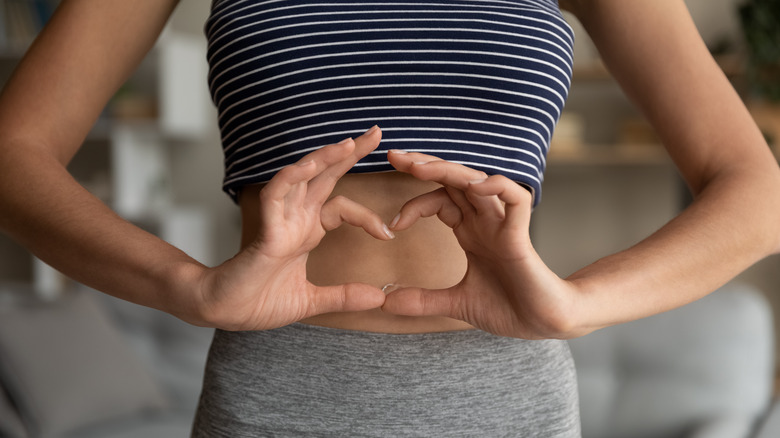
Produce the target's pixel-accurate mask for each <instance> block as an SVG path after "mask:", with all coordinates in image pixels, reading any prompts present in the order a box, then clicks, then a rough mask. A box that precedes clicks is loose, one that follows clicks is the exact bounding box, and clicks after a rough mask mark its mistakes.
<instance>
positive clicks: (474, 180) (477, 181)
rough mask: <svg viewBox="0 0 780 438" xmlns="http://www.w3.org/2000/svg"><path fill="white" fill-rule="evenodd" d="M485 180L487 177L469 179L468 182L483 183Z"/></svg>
mask: <svg viewBox="0 0 780 438" xmlns="http://www.w3.org/2000/svg"><path fill="white" fill-rule="evenodd" d="M485 181H487V178H482V179H472V180H471V181H469V184H479V183H483V182H485Z"/></svg>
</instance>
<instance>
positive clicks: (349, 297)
mask: <svg viewBox="0 0 780 438" xmlns="http://www.w3.org/2000/svg"><path fill="white" fill-rule="evenodd" d="M384 302H385V293H384V292H382V291H381V290H380V289H378V288H376V287H374V286H370V285H367V284H362V283H347V284H340V285H336V286H315V287H314V288H313V289H312V290H311V293H310V296H309V311H308V312H307V313H306V315H305V316H304V317H309V316H314V315H320V314H323V313H332V312H357V311H361V310H370V309H376V308H378V307H380V306H382V304H384Z"/></svg>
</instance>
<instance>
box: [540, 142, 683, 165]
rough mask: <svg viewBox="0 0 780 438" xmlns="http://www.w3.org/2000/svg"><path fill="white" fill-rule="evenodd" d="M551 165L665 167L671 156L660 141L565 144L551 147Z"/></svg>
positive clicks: (548, 160)
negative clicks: (647, 142)
mask: <svg viewBox="0 0 780 438" xmlns="http://www.w3.org/2000/svg"><path fill="white" fill-rule="evenodd" d="M547 162H548V164H550V163H552V164H555V165H568V166H636V165H640V166H662V165H669V164H672V160H671V158H669V155H668V154H667V153H666V151H665V150H664V148H663V146H661V145H658V144H620V145H592V144H583V145H576V146H573V145H565V144H555V143H553V145H552V146H551V147H550V153H549V155H548V156H547Z"/></svg>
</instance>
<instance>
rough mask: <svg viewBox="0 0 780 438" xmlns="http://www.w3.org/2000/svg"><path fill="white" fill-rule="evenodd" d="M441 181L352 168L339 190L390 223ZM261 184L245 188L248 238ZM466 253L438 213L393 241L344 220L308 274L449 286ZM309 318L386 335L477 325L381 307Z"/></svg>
mask: <svg viewBox="0 0 780 438" xmlns="http://www.w3.org/2000/svg"><path fill="white" fill-rule="evenodd" d="M437 187H438V186H437V184H435V183H430V182H423V181H418V180H415V179H414V178H412V177H410V176H408V175H404V174H400V173H395V172H392V173H378V174H365V175H363V174H347V175H345V176H344V177H343V178H342V179H341V181H340V182H339V183H338V185H337V186H336V189H335V190H334V192H333V194H334V195H343V196H346V197H348V198H350V199H352V200H353V201H356V202H359V203H361V204H363V205H365V206H367V207H369V208H371V209H372V210H374V211H375V212H376V213H377V214H379V215H380V216H381V217H382V219H383V220H384V221H385V222H386V223H389V222H390V220H392V218H393V217H394V216H395V215H396V214H397V213H398V211H399V209H400V208H401V206H402V205H403V204H404V202H406V201H408V200H409V199H411V198H413V197H414V196H417V195H420V194H423V193H425V192H428V191H431V190H435V189H436V188H437ZM259 190H260V186H248V187H246V188H245V189H244V190H243V191H242V193H241V196H240V205H241V211H242V223H243V228H242V244H243V245H246V244H248V243H249V242H251V240H252V239H254V237H255V236H256V235H257V224H258V214H259V213H258V212H259V204H258V196H257V193H258V192H259ZM465 270H466V257H465V254H464V252H463V250H462V249H461V248H460V246H459V245H458V243H457V240H456V239H455V237H454V235H453V233H452V230H451V229H450V228H448V227H447V226H445V225H444V224H443V223H441V222H440V221H439V220H438V219H437V218H436V217H433V218H427V219H422V220H420V221H419V222H418V223H417V224H415V225H414V226H413V227H412V228H410V229H409V230H406V231H403V232H400V233H396V238H395V239H394V240H392V241H380V240H377V239H375V238H373V237H371V236H370V235H368V234H367V233H366V232H365V231H363V230H362V229H360V228H356V227H352V226H350V225H346V224H345V225H342V226H341V227H340V228H338V229H336V230H333V231H331V232H329V233H327V234H326V236H325V238H324V239H323V240H322V242H321V243H320V245H319V246H318V247H317V248H316V249H315V250H314V251H312V253H311V254H310V256H309V263H308V275H309V280H310V281H311V282H312V283H314V284H317V285H331V284H340V283H346V282H361V283H366V284H370V285H373V286H376V287H378V288H382V287H384V286H386V285H388V284H393V285H398V286H404V285H406V286H420V287H426V288H445V287H449V286H452V285H454V284H457V283H458V281H460V279H461V278H462V277H463V274H464V273H465ZM303 322H305V323H309V324H314V325H321V326H326V327H334V328H343V329H352V330H363V331H373V332H387V333H422V332H437V331H449V330H463V329H469V328H471V326H470V325H468V324H467V323H465V322H462V321H457V320H453V319H450V318H444V317H404V316H395V315H390V314H386V313H383V312H382V311H381V310H379V309H375V310H370V311H365V312H349V313H333V314H326V315H320V316H316V317H313V318H309V319H307V320H304V321H303Z"/></svg>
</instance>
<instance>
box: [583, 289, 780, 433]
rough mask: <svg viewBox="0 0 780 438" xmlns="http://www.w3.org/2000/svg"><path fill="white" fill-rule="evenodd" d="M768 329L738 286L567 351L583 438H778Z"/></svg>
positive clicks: (759, 306) (756, 297) (762, 310)
mask: <svg viewBox="0 0 780 438" xmlns="http://www.w3.org/2000/svg"><path fill="white" fill-rule="evenodd" d="M773 333H774V328H773V321H772V314H771V311H770V307H769V304H768V303H767V300H766V299H765V297H764V296H763V295H762V294H761V293H759V292H758V291H756V290H754V289H753V288H751V287H748V286H746V285H743V284H739V283H732V284H728V285H726V286H724V287H723V288H721V289H720V290H718V291H716V292H714V293H712V294H711V295H709V296H707V297H705V298H703V299H701V300H699V301H697V302H694V303H692V304H689V305H687V306H684V307H682V308H679V309H675V310H672V311H670V312H666V313H663V314H660V315H656V316H653V317H649V318H645V319H641V320H638V321H633V322H630V323H627V324H622V325H618V326H613V327H609V328H606V329H602V330H599V331H596V332H594V333H591V334H590V335H587V336H584V337H582V338H578V339H573V340H571V341H570V342H569V345H570V346H571V349H572V354H573V356H574V359H575V363H576V367H577V375H578V383H579V391H580V411H581V414H582V431H583V437H584V438H618V437H621V438H627V437H631V438H655V437H658V438H678V437H690V438H747V437H756V438H758V437H761V438H769V437H780V406H778V405H777V403H775V404H774V410H772V403H773V394H772V388H773V386H774V369H775V363H774V356H775V355H774V339H773Z"/></svg>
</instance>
